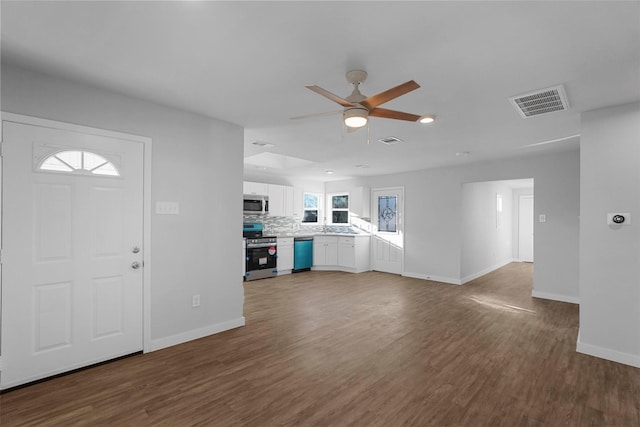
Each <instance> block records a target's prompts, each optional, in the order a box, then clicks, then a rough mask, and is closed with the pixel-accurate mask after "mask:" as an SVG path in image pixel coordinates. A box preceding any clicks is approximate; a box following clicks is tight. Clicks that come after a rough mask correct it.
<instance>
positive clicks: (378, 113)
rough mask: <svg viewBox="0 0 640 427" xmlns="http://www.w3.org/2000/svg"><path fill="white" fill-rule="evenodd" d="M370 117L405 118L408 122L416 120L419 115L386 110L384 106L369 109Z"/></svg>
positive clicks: (418, 118)
mask: <svg viewBox="0 0 640 427" xmlns="http://www.w3.org/2000/svg"><path fill="white" fill-rule="evenodd" d="M369 115H370V116H372V117H383V118H385V119H396V120H406V121H408V122H417V121H418V120H420V117H422V116H419V115H417V114H410V113H403V112H402V111H395V110H387V109H386V108H374V109H373V110H371V111H369Z"/></svg>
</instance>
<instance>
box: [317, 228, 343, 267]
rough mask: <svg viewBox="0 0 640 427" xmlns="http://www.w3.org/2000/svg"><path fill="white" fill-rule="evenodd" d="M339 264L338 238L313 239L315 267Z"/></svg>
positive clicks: (322, 237) (320, 237)
mask: <svg viewBox="0 0 640 427" xmlns="http://www.w3.org/2000/svg"><path fill="white" fill-rule="evenodd" d="M337 264H338V238H337V237H336V236H314V237H313V265H314V266H317V267H325V266H335V265H337Z"/></svg>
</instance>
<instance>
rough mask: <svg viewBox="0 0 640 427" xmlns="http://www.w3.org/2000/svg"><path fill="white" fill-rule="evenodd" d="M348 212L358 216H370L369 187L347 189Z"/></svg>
mask: <svg viewBox="0 0 640 427" xmlns="http://www.w3.org/2000/svg"><path fill="white" fill-rule="evenodd" d="M349 212H350V214H351V215H355V216H357V217H360V218H370V217H371V189H370V188H369V187H355V188H352V189H351V190H350V191H349Z"/></svg>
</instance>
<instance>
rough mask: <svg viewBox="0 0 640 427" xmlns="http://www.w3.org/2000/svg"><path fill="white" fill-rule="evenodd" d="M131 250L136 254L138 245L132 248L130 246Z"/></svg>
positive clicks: (138, 250)
mask: <svg viewBox="0 0 640 427" xmlns="http://www.w3.org/2000/svg"><path fill="white" fill-rule="evenodd" d="M131 252H133V253H134V254H137V253H138V252H140V248H139V247H138V246H134V247H133V248H131Z"/></svg>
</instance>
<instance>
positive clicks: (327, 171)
mask: <svg viewBox="0 0 640 427" xmlns="http://www.w3.org/2000/svg"><path fill="white" fill-rule="evenodd" d="M324 173H326V174H327V175H331V174H332V173H333V171H332V170H326V171H324Z"/></svg>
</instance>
